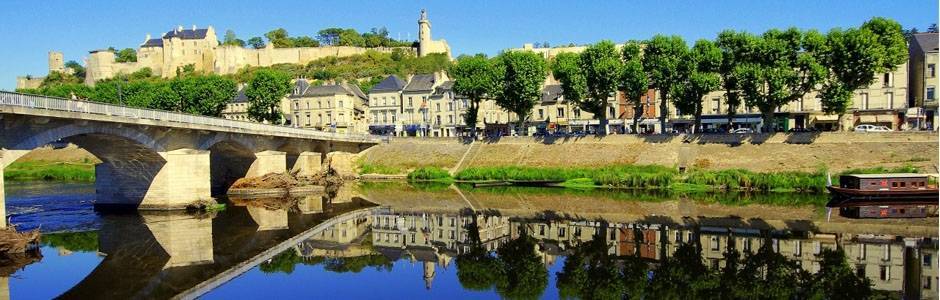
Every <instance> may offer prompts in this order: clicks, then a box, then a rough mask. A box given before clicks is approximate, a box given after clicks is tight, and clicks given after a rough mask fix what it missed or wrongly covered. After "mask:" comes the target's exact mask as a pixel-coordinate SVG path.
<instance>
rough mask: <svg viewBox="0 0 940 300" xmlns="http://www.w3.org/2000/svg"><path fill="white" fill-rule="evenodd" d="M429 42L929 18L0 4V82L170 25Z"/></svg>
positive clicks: (291, 4)
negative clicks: (56, 58)
mask: <svg viewBox="0 0 940 300" xmlns="http://www.w3.org/2000/svg"><path fill="white" fill-rule="evenodd" d="M422 8H424V9H427V11H428V17H429V19H430V20H431V24H432V29H431V32H432V38H434V39H445V40H447V42H448V43H449V44H450V47H451V50H452V51H453V54H454V56H457V55H460V54H474V53H486V54H490V55H494V54H497V53H499V51H501V50H504V49H507V48H515V47H521V46H522V44H524V43H536V42H538V43H543V42H548V43H549V44H551V45H562V44H568V43H575V44H586V43H593V42H597V41H599V40H603V39H609V40H613V41H615V42H623V41H626V40H631V39H648V38H650V37H651V36H653V35H655V34H658V33H663V34H676V35H680V36H682V37H683V38H685V39H686V40H687V41H690V42H692V41H694V40H697V39H701V38H706V39H713V38H715V36H716V35H717V33H718V32H720V31H721V30H724V29H736V30H744V31H750V32H757V33H759V32H763V31H765V30H767V29H769V28H785V27H793V26H795V27H798V28H803V29H809V28H816V29H820V30H823V31H828V30H829V29H830V28H833V27H842V28H846V27H854V26H859V25H861V24H862V23H863V22H865V21H866V20H868V19H869V18H871V17H873V16H882V17H888V18H891V19H894V20H897V21H898V22H899V23H901V25H902V26H903V27H904V28H910V27H917V28H918V29H920V30H921V31H923V30H924V29H926V28H927V27H928V26H929V25H930V24H932V23H937V18H938V3H937V1H936V0H898V1H888V0H884V1H881V0H879V1H863V0H855V1H851V0H829V1H809V0H787V1H784V0H778V1H764V0H761V1H748V0H723V1H704V0H703V1H668V0H661V1H590V0H588V1H554V0H545V1H487V0H484V1H411V0H396V1H354V0H348V1H311V0H307V1H241V0H230V1H224V2H223V1H196V0H189V1H170V0H165V1H153V0H149V1H127V0H121V1H106V0H102V1H66V0H62V1H44V0H33V1H26V0H12V1H10V0H8V1H4V3H3V4H0V36H5V37H6V40H7V44H6V45H4V46H3V47H0V89H4V90H12V89H13V88H14V87H15V86H16V76H22V75H27V74H29V75H34V76H44V75H45V74H46V71H47V60H46V57H47V52H48V51H51V50H56V51H62V52H64V54H65V60H66V61H69V60H75V61H78V62H82V61H83V59H84V58H86V57H87V55H88V51H89V50H94V49H99V48H107V47H109V46H113V47H115V48H118V49H121V48H127V47H131V48H137V47H138V46H139V45H140V43H142V42H143V41H144V37H145V35H146V34H148V33H149V34H151V35H152V36H154V37H157V36H160V34H162V33H164V32H167V31H169V30H172V29H173V28H175V27H176V26H178V25H182V26H184V27H185V28H191V27H192V26H193V25H196V26H197V27H199V28H203V27H206V26H209V25H211V26H213V27H214V28H215V29H216V32H217V35H218V37H219V38H220V39H221V38H222V35H223V34H224V32H225V31H226V30H227V29H231V30H233V31H235V33H236V34H237V35H238V37H239V38H242V39H245V40H247V39H248V38H249V37H252V36H262V35H263V34H264V33H265V32H267V31H270V30H271V29H275V28H279V27H280V28H284V29H286V30H287V31H288V33H289V34H290V35H291V36H297V35H309V36H315V35H316V32H317V31H319V30H320V29H323V28H327V27H344V28H355V29H357V30H359V31H360V32H363V31H368V30H369V29H371V28H373V27H383V26H384V27H386V28H387V29H388V30H389V32H390V35H391V36H392V37H394V38H398V37H400V38H401V39H410V40H414V39H416V37H417V31H418V25H417V20H418V16H419V13H420V11H421V9H422Z"/></svg>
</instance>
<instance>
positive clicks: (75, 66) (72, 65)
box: [65, 60, 85, 81]
mask: <svg viewBox="0 0 940 300" xmlns="http://www.w3.org/2000/svg"><path fill="white" fill-rule="evenodd" d="M65 68H66V69H72V75H75V77H78V78H80V79H81V80H82V81H84V80H85V67H84V66H82V65H81V64H79V63H78V62H77V61H74V60H70V61H68V62H66V63H65Z"/></svg>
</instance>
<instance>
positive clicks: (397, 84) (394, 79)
mask: <svg viewBox="0 0 940 300" xmlns="http://www.w3.org/2000/svg"><path fill="white" fill-rule="evenodd" d="M403 88H405V81H404V80H401V78H398V76H395V75H392V76H388V77H385V79H383V80H382V81H381V82H379V83H378V84H376V85H375V86H374V87H372V92H373V93H375V92H397V91H401V90H402V89H403Z"/></svg>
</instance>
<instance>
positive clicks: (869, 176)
mask: <svg viewBox="0 0 940 300" xmlns="http://www.w3.org/2000/svg"><path fill="white" fill-rule="evenodd" d="M842 176H851V177H856V178H864V179H872V178H874V179H878V178H923V177H927V174H916V173H894V174H846V175H842Z"/></svg>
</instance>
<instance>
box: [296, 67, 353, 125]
mask: <svg viewBox="0 0 940 300" xmlns="http://www.w3.org/2000/svg"><path fill="white" fill-rule="evenodd" d="M294 87H295V89H294V91H293V92H292V93H291V95H290V96H288V97H287V98H288V101H289V103H290V108H291V110H290V111H291V115H292V117H291V124H292V125H293V126H294V127H301V128H314V129H317V130H323V131H332V132H337V133H364V132H366V131H367V130H368V125H367V123H366V117H365V110H366V108H367V106H366V101H368V98H367V97H366V95H365V93H363V92H362V90H360V89H359V87H358V86H356V85H355V84H348V83H326V84H323V85H311V84H309V82H307V81H306V80H304V79H299V80H297V81H296V83H295V84H294Z"/></svg>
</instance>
